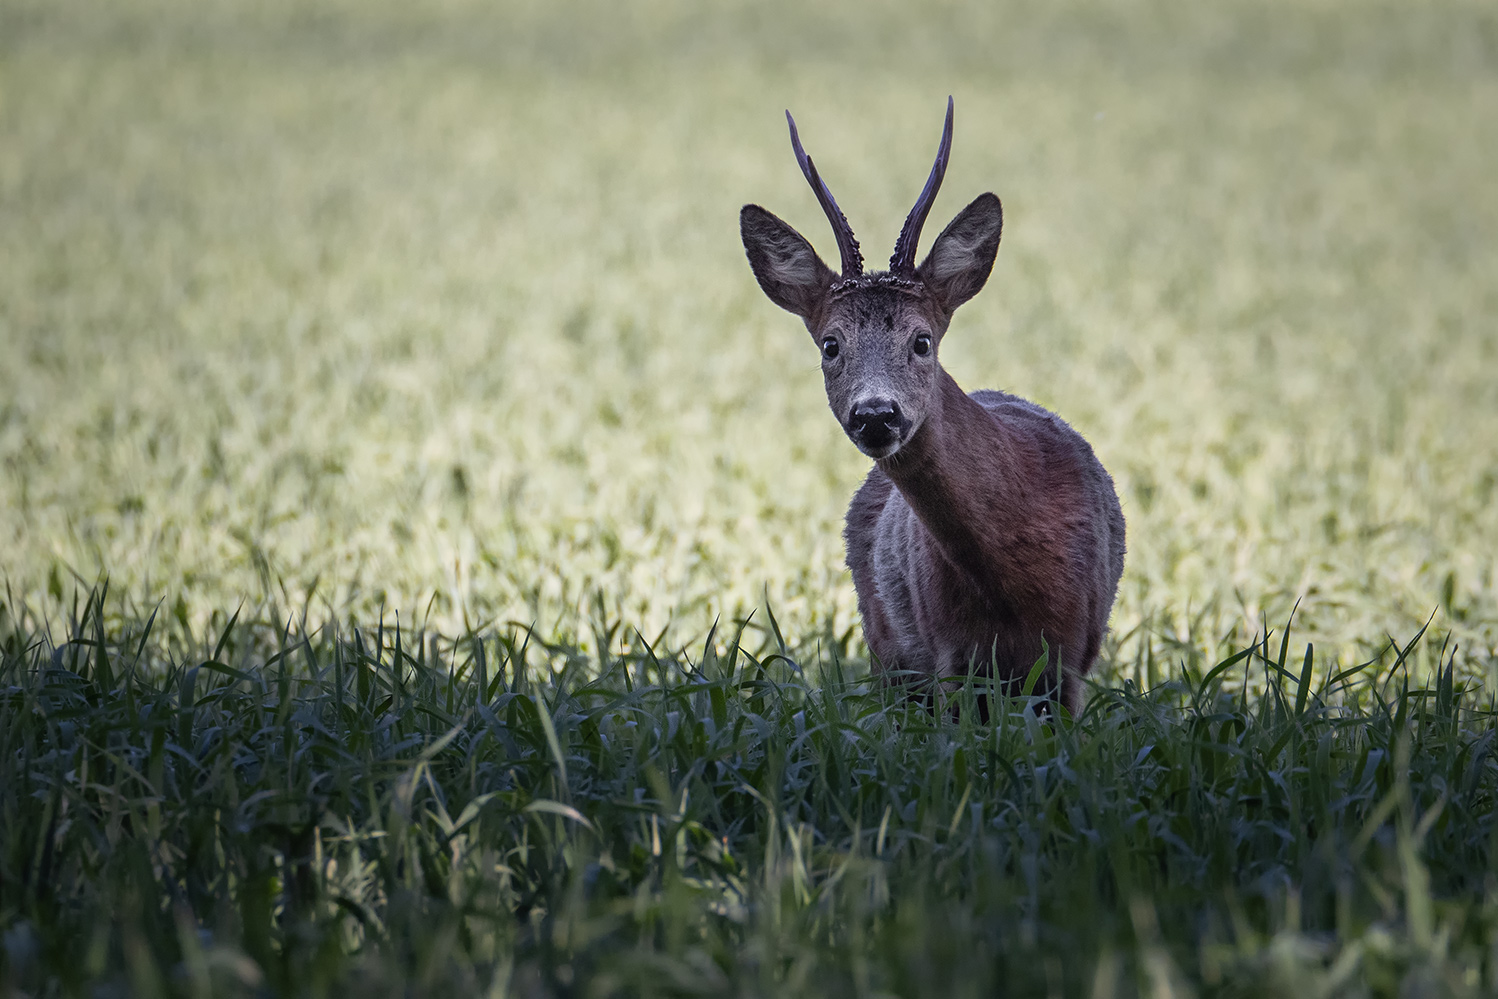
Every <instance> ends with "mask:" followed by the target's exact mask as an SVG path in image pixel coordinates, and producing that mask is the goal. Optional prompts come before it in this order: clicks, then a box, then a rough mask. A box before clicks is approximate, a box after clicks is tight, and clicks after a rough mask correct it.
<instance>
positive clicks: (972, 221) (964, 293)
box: [916, 194, 1004, 315]
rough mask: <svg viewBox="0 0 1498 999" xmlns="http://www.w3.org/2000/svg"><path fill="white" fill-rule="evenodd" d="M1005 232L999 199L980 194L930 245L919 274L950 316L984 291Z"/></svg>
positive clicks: (918, 270)
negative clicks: (1000, 237) (1001, 237)
mask: <svg viewBox="0 0 1498 999" xmlns="http://www.w3.org/2000/svg"><path fill="white" fill-rule="evenodd" d="M1003 231H1004V208H1003V206H1002V205H1001V204H999V199H998V197H997V196H995V195H993V194H980V195H978V197H976V198H974V199H973V203H972V204H970V205H968V206H967V207H966V208H964V209H963V210H962V211H960V212H958V213H957V217H956V218H955V219H953V220H952V222H951V224H950V225H948V226H947V227H946V228H945V229H943V230H942V232H941V235H940V236H937V237H936V242H935V243H933V244H931V252H930V253H928V254H927V255H926V259H925V260H924V261H923V262H922V263H921V266H920V267H918V268H917V269H916V274H917V275H918V276H919V277H920V279H921V280H922V281H924V282H925V284H926V287H928V288H930V289H931V290H932V292H934V293H935V294H936V297H937V299H938V300H939V301H940V302H941V304H942V307H943V308H944V309H946V311H947V313H948V314H949V315H950V314H951V313H952V312H954V311H956V309H957V307H958V306H959V305H961V304H962V303H963V302H966V301H967V300H968V299H970V298H972V297H973V296H974V295H976V294H978V292H979V291H981V290H983V285H984V284H985V283H987V281H988V274H989V272H990V271H992V270H993V258H994V257H995V256H996V255H997V254H998V252H999V236H1000V235H1001V234H1002V233H1003Z"/></svg>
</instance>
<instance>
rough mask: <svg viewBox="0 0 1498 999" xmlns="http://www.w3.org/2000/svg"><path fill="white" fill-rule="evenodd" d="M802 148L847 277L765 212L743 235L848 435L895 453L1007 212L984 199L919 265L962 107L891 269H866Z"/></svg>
mask: <svg viewBox="0 0 1498 999" xmlns="http://www.w3.org/2000/svg"><path fill="white" fill-rule="evenodd" d="M786 120H787V121H789V122H790V127H791V147H792V148H793V149H794V150H795V153H796V160H797V162H798V163H800V164H801V171H802V173H804V174H805V175H806V179H807V182H808V183H810V184H811V188H812V190H813V191H815V192H816V195H817V200H818V201H819V202H821V205H822V209H823V211H825V212H826V213H827V218H828V220H829V221H830V222H831V223H832V231H833V234H834V235H835V236H836V237H837V245H838V250H839V252H840V253H841V255H842V265H843V266H842V275H841V276H839V275H836V274H834V273H833V272H832V268H830V267H828V266H827V265H826V264H824V263H823V262H822V258H821V257H818V256H817V252H816V251H815V250H813V249H812V248H811V244H810V243H808V242H807V241H806V239H805V237H803V236H802V235H801V234H800V233H798V232H797V231H796V230H795V229H792V228H791V227H790V226H789V225H787V224H786V223H785V222H782V221H781V220H780V219H778V218H776V217H775V216H774V215H772V214H771V213H769V212H767V211H765V210H764V209H763V208H761V207H759V206H758V205H745V206H744V208H743V211H741V212H740V213H739V231H740V235H741V236H742V237H743V240H744V251H745V252H746V253H747V254H748V255H749V266H750V267H752V268H753V269H754V276H755V278H757V279H758V281H759V286H760V287H761V288H762V289H764V292H765V294H766V295H768V296H769V297H770V300H771V301H772V302H774V303H775V304H776V305H779V306H780V307H781V308H783V309H787V310H789V311H791V312H794V313H796V315H798V316H800V317H801V319H802V321H803V322H805V323H806V328H807V330H808V331H809V332H810V333H811V336H812V340H813V341H814V342H815V343H816V345H817V348H818V349H819V350H820V351H821V352H822V376H823V378H824V380H825V381H826V383H827V401H828V403H829V404H831V406H832V411H833V413H835V414H836V415H837V418H838V421H839V422H840V423H841V424H842V426H843V430H844V431H845V432H846V433H847V435H848V437H849V438H850V439H851V440H852V441H853V443H854V444H856V445H858V448H859V450H861V451H862V452H863V453H864V454H867V455H868V456H869V457H871V458H876V459H877V458H888V457H889V456H891V455H893V454H894V453H895V452H896V451H898V450H899V449H900V447H901V446H902V445H903V444H904V443H905V442H906V441H908V440H909V439H910V437H911V435H912V434H914V433H915V431H916V430H918V429H919V428H920V425H921V422H922V421H923V420H924V419H925V417H926V413H927V411H928V408H929V402H930V400H931V398H932V395H933V393H934V392H935V390H936V387H937V384H938V374H939V373H940V371H941V366H940V365H939V364H938V363H937V359H936V349H937V346H938V344H939V343H940V342H941V337H942V334H943V333H945V332H946V329H947V324H948V323H949V322H951V319H952V313H953V312H955V311H956V309H957V307H958V306H959V305H961V304H962V303H963V302H966V301H967V300H968V299H970V298H972V297H973V296H974V295H976V294H977V293H978V292H979V290H980V289H982V287H983V285H984V283H985V282H986V281H987V280H988V274H989V272H990V271H991V270H992V269H993V261H994V256H995V254H997V253H998V250H999V236H1000V233H1001V232H1002V230H1003V227H1004V211H1003V208H1002V207H1001V206H1000V204H999V199H998V198H996V197H995V196H994V195H992V194H982V195H979V196H978V197H977V198H976V199H975V200H974V201H973V202H972V204H970V205H968V206H967V207H966V208H964V209H963V210H962V211H961V212H959V213H958V215H957V217H956V218H955V219H953V220H952V222H951V224H950V225H948V226H947V227H946V229H944V230H942V234H941V235H940V236H938V237H937V238H936V242H935V243H933V244H932V246H931V252H930V253H929V254H927V256H926V259H925V260H924V261H923V262H922V263H921V264H920V266H919V267H917V266H916V264H915V251H916V244H917V243H918V242H919V241H920V238H921V226H922V225H923V224H924V223H925V221H926V215H927V213H928V212H929V211H930V210H931V203H932V202H933V201H935V200H936V192H937V190H938V189H939V188H940V187H941V181H942V177H943V175H944V174H945V173H946V168H947V156H948V155H949V153H950V152H951V148H952V100H951V98H947V121H946V127H945V129H944V130H943V132H942V140H941V147H940V148H939V149H938V151H937V154H936V164H935V165H934V166H933V167H932V168H931V176H930V177H929V178H928V179H927V181H926V187H925V189H924V190H923V191H921V196H920V197H919V198H918V199H917V200H916V203H915V207H914V208H912V209H911V210H910V215H909V217H908V218H906V220H905V227H904V229H902V230H901V232H900V238H899V239H898V240H897V241H896V242H895V252H894V255H893V256H892V257H891V258H890V262H889V270H888V271H885V272H880V273H876V274H864V273H863V254H862V253H861V252H860V251H859V248H858V240H856V239H855V238H854V237H853V230H852V229H851V228H850V227H849V226H848V220H847V219H846V218H844V217H843V213H842V211H841V210H840V209H839V208H838V207H837V202H836V201H834V200H833V197H832V192H830V191H829V190H827V185H826V184H824V183H822V178H821V176H820V175H819V174H818V173H817V168H816V165H815V164H814V163H813V162H812V161H811V158H810V157H809V156H807V155H806V153H805V151H804V150H802V148H801V139H800V136H798V135H797V133H796V122H795V121H794V120H793V119H791V116H790V113H789V112H787V113H786Z"/></svg>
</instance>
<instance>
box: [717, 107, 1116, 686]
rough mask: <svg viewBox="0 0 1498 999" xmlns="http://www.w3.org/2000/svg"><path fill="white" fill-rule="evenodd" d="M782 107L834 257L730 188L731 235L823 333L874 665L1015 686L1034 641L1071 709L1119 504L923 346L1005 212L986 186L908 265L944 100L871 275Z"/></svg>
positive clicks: (939, 328)
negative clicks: (846, 455)
mask: <svg viewBox="0 0 1498 999" xmlns="http://www.w3.org/2000/svg"><path fill="white" fill-rule="evenodd" d="M786 120H787V121H788V122H789V124H790V131H791V147H792V148H793V149H794V150H795V153H796V161H797V162H798V163H799V164H800V166H801V172H802V173H804V174H805V175H806V179H807V182H808V183H809V184H811V188H812V190H813V191H815V192H816V196H817V200H818V201H819V202H820V203H821V205H822V210H823V211H824V212H826V214H827V218H828V220H829V221H830V222H831V223H832V230H833V233H834V234H835V236H836V237H837V245H838V250H839V252H840V253H841V255H842V273H841V274H834V273H833V272H832V270H831V269H830V268H829V267H828V266H827V265H826V264H824V263H823V262H822V260H821V258H820V257H818V256H817V254H816V251H815V250H813V249H812V247H811V244H810V243H808V242H807V241H806V239H805V238H803V237H802V236H801V234H800V233H798V232H796V230H795V229H792V228H791V227H790V226H789V225H787V224H786V223H785V222H782V221H781V220H780V219H778V218H776V217H775V216H774V215H772V214H771V213H769V212H767V211H765V210H764V209H763V208H761V207H759V206H758V205H745V206H744V208H743V211H742V212H741V213H740V215H739V225H740V234H741V236H742V237H743V240H744V249H745V251H746V252H747V253H748V256H749V265H750V266H751V267H752V268H753V269H754V276H755V278H756V279H758V281H759V286H760V287H761V288H762V289H764V292H765V294H766V295H768V296H769V297H770V300H771V301H772V302H774V303H775V304H776V305H779V306H780V307H781V308H783V309H787V310H789V311H791V312H794V313H795V314H796V315H798V316H800V317H801V319H802V320H803V321H804V322H805V323H806V328H807V330H808V331H810V333H811V335H812V339H813V340H814V341H815V342H816V344H817V345H818V346H819V347H820V348H821V351H822V376H823V378H824V379H825V381H826V385H827V400H828V402H829V403H831V405H832V412H833V413H834V414H835V415H836V416H837V418H838V420H839V422H840V423H841V424H842V427H843V430H844V432H845V433H847V435H848V437H849V438H851V439H852V441H853V443H854V444H856V445H857V446H858V449H859V450H860V451H862V452H863V453H864V454H866V455H868V456H869V457H871V458H873V459H874V468H873V470H872V471H870V472H869V476H868V478H867V479H866V480H865V481H864V484H863V486H862V487H861V488H860V489H859V490H858V492H857V494H855V495H854V497H853V502H852V504H851V505H850V506H849V507H848V517H847V526H846V528H845V530H844V538H845V540H846V542H847V550H848V568H849V569H850V570H852V573H853V585H854V587H855V588H856V589H857V591H858V610H859V613H860V615H862V617H863V629H864V636H865V638H866V639H867V641H868V645H869V651H870V652H871V653H873V656H874V658H875V660H876V668H878V669H881V670H884V671H892V670H894V671H902V672H906V671H909V672H914V673H918V674H924V675H927V676H930V677H932V678H933V679H935V680H937V681H940V680H941V679H942V678H946V677H953V676H961V675H964V674H965V673H966V671H967V670H968V669H970V668H976V669H977V670H978V671H979V672H980V673H984V674H989V673H990V672H991V675H992V676H993V677H994V678H995V679H996V680H998V681H999V682H1000V683H1001V684H1002V685H1003V686H1004V687H1006V688H1011V689H1013V690H1014V691H1015V692H1017V690H1018V686H1019V683H1020V682H1022V681H1023V680H1024V679H1025V677H1026V676H1027V675H1028V674H1029V672H1030V669H1031V667H1032V666H1033V665H1034V664H1035V663H1036V662H1037V661H1038V660H1039V658H1040V656H1041V655H1042V650H1043V649H1047V648H1048V649H1049V660H1048V662H1047V665H1046V668H1045V670H1044V673H1043V679H1042V682H1041V684H1040V687H1039V689H1040V690H1041V691H1043V692H1044V693H1046V694H1047V695H1049V696H1051V697H1059V699H1060V701H1061V703H1063V704H1065V705H1066V707H1067V708H1068V709H1069V710H1070V711H1071V712H1072V713H1073V714H1075V713H1076V712H1077V711H1078V710H1079V709H1080V707H1081V701H1082V677H1083V676H1084V675H1086V673H1087V671H1088V669H1090V668H1091V666H1092V664H1093V661H1094V660H1095V659H1096V658H1097V655H1098V649H1099V647H1100V645H1101V644H1102V640H1103V633H1104V631H1105V630H1106V628H1107V625H1108V614H1109V612H1110V611H1111V610H1112V607H1113V598H1114V596H1115V595H1116V593H1117V591H1118V580H1119V576H1120V575H1121V574H1122V572H1123V560H1124V519H1123V511H1122V510H1121V509H1120V508H1119V505H1118V496H1117V494H1116V493H1115V492H1114V489H1113V480H1112V479H1111V478H1110V477H1109V475H1108V473H1107V472H1106V471H1105V470H1104V469H1103V466H1102V464H1101V463H1100V462H1099V461H1098V460H1097V457H1096V456H1095V455H1094V454H1093V453H1092V448H1091V447H1090V446H1089V445H1088V443H1087V441H1086V440H1084V439H1083V438H1082V435H1081V434H1079V433H1077V432H1076V431H1075V430H1073V429H1072V428H1071V427H1070V426H1068V425H1067V424H1066V423H1065V422H1063V421H1062V420H1061V419H1060V418H1059V417H1057V416H1056V415H1055V414H1053V413H1051V412H1049V411H1047V410H1045V409H1043V408H1041V407H1040V406H1037V405H1036V404H1034V403H1032V402H1028V401H1026V400H1024V399H1020V398H1018V397H1016V396H1012V395H1009V394H1007V393H1004V392H994V391H982V392H974V393H973V394H972V395H968V394H967V393H965V392H963V391H962V389H960V388H959V387H958V386H957V383H956V382H955V381H954V380H953V379H952V376H951V375H949V374H947V373H946V371H944V370H943V369H942V367H941V364H940V362H939V361H938V360H937V355H938V351H939V348H940V346H941V340H942V336H943V335H944V334H945V333H946V331H947V326H948V324H949V323H950V322H951V321H952V314H953V312H955V311H956V310H957V307H958V306H959V305H961V304H962V303H963V302H966V301H967V300H968V299H970V298H972V297H973V296H974V295H976V294H977V293H978V291H979V290H980V289H981V288H982V287H983V285H984V283H985V282H987V280H988V274H989V271H991V270H992V269H993V262H994V256H995V254H997V253H998V249H999V234H1000V231H1001V229H1002V228H1003V210H1002V208H1001V207H1000V204H999V199H998V198H997V197H995V196H994V195H993V194H991V193H989V194H982V195H979V196H978V198H977V199H976V200H974V201H973V203H972V204H970V205H968V206H967V207H966V208H964V209H963V210H962V211H961V212H959V213H958V215H957V217H956V218H955V219H953V220H952V223H951V224H950V225H948V226H947V227H946V229H944V230H942V233H941V235H940V236H938V237H937V238H936V242H935V243H934V244H932V246H931V250H930V252H929V253H928V254H927V255H926V259H925V260H924V261H923V262H922V263H921V264H920V265H919V266H917V265H916V263H915V253H916V244H917V242H918V241H919V239H920V235H921V225H922V224H923V223H924V222H925V221H926V214H927V213H928V212H929V211H930V210H931V203H932V201H934V200H935V198H936V192H937V190H938V188H940V187H941V181H942V177H943V175H944V174H945V173H946V168H947V158H948V156H949V154H950V152H951V148H952V99H951V98H950V97H949V98H947V120H946V127H945V128H944V129H943V132H942V138H941V146H940V148H939V149H938V151H937V154H936V164H935V165H934V166H933V167H932V168H931V176H930V177H929V178H928V179H927V181H926V187H925V189H924V190H922V191H921V195H920V197H919V198H918V199H916V203H915V207H914V208H912V209H911V210H910V215H909V217H908V218H906V220H905V226H904V228H903V229H902V230H901V232H900V238H899V239H898V240H897V241H896V242H895V252H894V255H893V256H892V257H891V258H890V262H889V270H888V271H882V272H876V273H872V274H865V273H864V271H863V255H862V253H861V252H860V251H859V248H858V240H856V239H855V238H854V237H853V230H852V229H851V228H849V226H848V220H847V219H846V218H845V217H844V216H843V213H842V211H841V210H840V209H839V208H838V206H837V202H836V201H835V200H833V197H832V193H831V192H830V191H829V190H828V189H827V185H826V184H825V183H824V182H823V181H822V178H821V177H820V175H818V173H817V168H816V165H815V164H814V163H813V162H812V161H811V158H810V157H808V156H807V155H806V153H805V151H804V150H803V149H802V148H801V139H800V137H799V136H798V135H797V133H796V122H795V120H794V119H793V118H791V115H790V112H789V111H787V112H786ZM985 713H986V712H985Z"/></svg>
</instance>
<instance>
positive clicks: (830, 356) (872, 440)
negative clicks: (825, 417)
mask: <svg viewBox="0 0 1498 999" xmlns="http://www.w3.org/2000/svg"><path fill="white" fill-rule="evenodd" d="M932 306H933V303H932V302H931V301H930V296H929V295H922V294H918V293H915V292H907V291H899V290H896V289H894V288H890V287H879V286H875V287H871V288H859V289H856V290H853V291H850V292H847V293H845V294H844V295H843V296H841V297H840V298H838V299H837V300H835V301H833V302H831V303H829V304H828V306H827V308H826V310H825V311H826V315H825V317H823V318H822V321H821V322H819V323H818V324H817V328H814V329H812V330H811V334H812V339H813V340H814V341H816V344H817V346H818V348H819V349H820V350H821V352H822V378H823V380H824V381H825V382H826V386H827V402H828V404H829V405H830V406H831V407H832V412H833V413H834V414H836V416H837V418H838V421H839V422H840V423H841V424H842V426H843V431H844V432H845V433H846V434H847V435H848V439H849V440H851V441H852V442H853V443H854V444H856V445H858V449H859V450H860V451H862V452H863V453H864V454H866V455H868V456H869V457H870V458H888V457H889V456H890V455H892V454H894V453H895V452H896V451H898V450H899V449H900V446H901V445H902V444H904V443H905V442H906V441H907V440H909V439H910V436H911V435H912V434H914V433H915V431H916V430H917V429H919V427H920V425H921V423H922V422H923V421H924V420H925V417H926V409H927V400H929V399H930V398H931V396H932V394H933V392H934V391H935V388H936V385H937V378H936V375H937V372H938V371H939V370H940V368H939V365H938V364H937V360H936V350H937V345H938V344H939V343H940V341H941V335H942V332H943V331H944V328H945V326H946V323H945V322H944V321H943V318H944V317H942V316H941V315H940V314H939V313H937V311H936V310H935V309H934V308H933V307H932Z"/></svg>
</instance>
